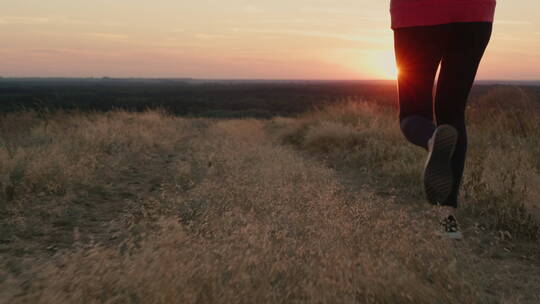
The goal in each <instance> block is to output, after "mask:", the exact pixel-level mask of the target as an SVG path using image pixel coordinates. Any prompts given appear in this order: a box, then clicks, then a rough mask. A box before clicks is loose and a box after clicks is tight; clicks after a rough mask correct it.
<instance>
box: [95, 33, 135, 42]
mask: <svg viewBox="0 0 540 304" xmlns="http://www.w3.org/2000/svg"><path fill="white" fill-rule="evenodd" d="M85 35H86V36H90V37H94V38H99V39H105V40H113V41H127V40H128V36H127V35H122V34H113V33H87V34H85Z"/></svg>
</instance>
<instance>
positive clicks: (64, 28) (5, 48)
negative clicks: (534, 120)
mask: <svg viewBox="0 0 540 304" xmlns="http://www.w3.org/2000/svg"><path fill="white" fill-rule="evenodd" d="M388 7H389V1H381V0H370V1H366V0H354V1H352V0H337V1H335V0H295V1H289V0H287V1H285V0H273V1H262V0H259V1H246V0H229V1H222V0H198V1H178V0H156V1H146V0H145V1H143V0H129V1H128V0H115V1H110V0H92V1H73V0H47V1H42V0H26V1H2V4H0V39H1V41H2V47H1V48H0V76H3V77H34V76H39V77H102V76H109V77H193V78H206V79H208V78H214V79H216V78H217V79H254V78H256V79H392V78H395V75H396V69H395V67H394V54H393V42H392V31H391V30H390V25H389V19H390V17H389V12H388ZM539 20H540V1H538V0H520V1H517V2H515V1H502V0H499V3H498V8H497V14H496V22H495V26H494V34H493V37H492V42H491V44H490V46H489V47H488V50H487V53H486V56H485V58H484V61H483V63H482V66H481V68H480V71H479V74H478V78H479V79H485V80H486V79H500V80H539V79H540V56H539V54H540V52H539V50H540V27H539Z"/></svg>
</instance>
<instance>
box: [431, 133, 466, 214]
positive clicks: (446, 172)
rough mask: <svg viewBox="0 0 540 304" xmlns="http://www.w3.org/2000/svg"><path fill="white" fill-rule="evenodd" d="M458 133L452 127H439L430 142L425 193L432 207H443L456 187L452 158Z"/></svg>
mask: <svg viewBox="0 0 540 304" xmlns="http://www.w3.org/2000/svg"><path fill="white" fill-rule="evenodd" d="M457 138H458V133H457V131H456V129H455V128H454V127H452V126H450V125H441V126H439V127H438V128H437V129H436V130H435V132H434V133H433V136H432V137H431V139H430V140H429V142H428V150H429V155H428V157H427V161H426V165H425V167H424V174H423V177H424V191H425V193H426V198H427V200H428V202H429V203H430V204H432V205H443V204H444V203H445V202H446V200H447V199H448V197H449V195H450V193H451V192H452V188H453V185H454V177H453V174H452V166H451V161H452V156H453V155H454V150H455V148H456V143H457Z"/></svg>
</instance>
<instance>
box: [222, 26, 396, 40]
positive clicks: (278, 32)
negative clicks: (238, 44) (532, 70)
mask: <svg viewBox="0 0 540 304" xmlns="http://www.w3.org/2000/svg"><path fill="white" fill-rule="evenodd" d="M231 31H233V32H237V33H238V32H243V33H258V34H270V35H291V36H307V37H320V38H333V39H341V40H348V41H355V42H371V43H373V42H375V43H379V42H386V40H387V38H385V37H384V36H383V37H381V36H380V35H377V36H372V37H369V36H368V35H366V34H365V33H362V34H360V33H358V34H340V33H331V32H322V31H307V30H264V29H249V28H232V29H231Z"/></svg>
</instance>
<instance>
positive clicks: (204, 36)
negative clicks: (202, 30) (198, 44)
mask: <svg viewBox="0 0 540 304" xmlns="http://www.w3.org/2000/svg"><path fill="white" fill-rule="evenodd" d="M195 38H197V39H201V40H216V39H228V38H231V37H230V36H227V35H219V34H196V35H195Z"/></svg>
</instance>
